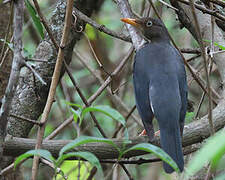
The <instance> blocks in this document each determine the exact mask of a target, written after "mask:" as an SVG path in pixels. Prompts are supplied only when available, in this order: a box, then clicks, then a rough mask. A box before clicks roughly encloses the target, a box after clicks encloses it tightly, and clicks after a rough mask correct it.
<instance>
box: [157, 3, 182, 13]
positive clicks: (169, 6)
mask: <svg viewBox="0 0 225 180" xmlns="http://www.w3.org/2000/svg"><path fill="white" fill-rule="evenodd" d="M158 1H159V2H161V3H162V4H164V5H165V6H167V7H168V8H171V9H173V10H174V11H179V10H178V9H177V8H175V7H173V6H171V5H170V4H168V3H166V2H165V1H163V0H158Z"/></svg>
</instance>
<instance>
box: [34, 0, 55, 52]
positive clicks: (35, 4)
mask: <svg viewBox="0 0 225 180" xmlns="http://www.w3.org/2000/svg"><path fill="white" fill-rule="evenodd" d="M33 2H34V6H35V8H36V10H37V13H38V16H39V17H40V20H41V22H42V23H43V25H44V27H45V29H46V31H47V33H48V35H49V37H50V39H51V41H52V43H53V45H54V46H55V48H56V49H57V50H58V49H59V46H58V44H57V42H56V40H55V38H54V36H53V34H52V31H51V29H50V28H49V26H48V23H47V21H46V19H45V17H44V16H43V14H42V12H41V9H40V7H39V4H38V2H37V0H33Z"/></svg>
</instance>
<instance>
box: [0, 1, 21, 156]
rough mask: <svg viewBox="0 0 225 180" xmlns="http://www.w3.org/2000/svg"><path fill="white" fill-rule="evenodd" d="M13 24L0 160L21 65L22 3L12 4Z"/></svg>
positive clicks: (0, 129)
mask: <svg viewBox="0 0 225 180" xmlns="http://www.w3.org/2000/svg"><path fill="white" fill-rule="evenodd" d="M14 3H15V4H14V22H13V25H14V27H16V28H14V30H13V37H14V56H13V63H12V69H11V73H10V77H9V82H8V85H7V88H6V92H5V95H4V98H3V101H2V106H1V110H0V160H1V158H2V155H3V154H2V153H3V143H4V139H5V135H6V126H7V123H8V116H9V109H10V106H11V103H12V100H13V96H14V93H15V90H16V87H17V84H18V81H19V74H20V69H21V67H22V65H23V56H22V49H23V43H22V34H23V16H24V1H23V0H18V1H16V2H14Z"/></svg>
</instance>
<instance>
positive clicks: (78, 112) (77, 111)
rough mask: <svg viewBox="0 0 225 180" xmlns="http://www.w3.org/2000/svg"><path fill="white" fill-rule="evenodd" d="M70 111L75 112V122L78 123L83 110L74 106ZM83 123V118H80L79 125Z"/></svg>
mask: <svg viewBox="0 0 225 180" xmlns="http://www.w3.org/2000/svg"><path fill="white" fill-rule="evenodd" d="M70 111H71V112H72V113H73V119H74V121H75V123H77V120H78V118H80V115H81V110H80V109H78V110H75V109H73V108H70ZM81 123H82V119H81V118H80V122H79V126H80V125H81Z"/></svg>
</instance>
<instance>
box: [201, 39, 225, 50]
mask: <svg viewBox="0 0 225 180" xmlns="http://www.w3.org/2000/svg"><path fill="white" fill-rule="evenodd" d="M203 41H205V42H209V43H211V42H212V41H211V40H207V39H203ZM214 45H215V46H218V47H219V48H220V49H222V50H225V46H222V45H221V44H218V43H217V42H214Z"/></svg>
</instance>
